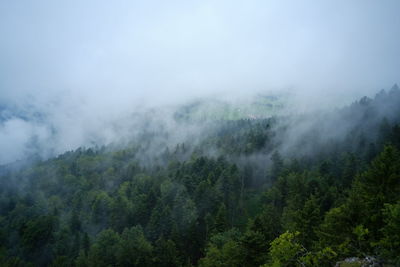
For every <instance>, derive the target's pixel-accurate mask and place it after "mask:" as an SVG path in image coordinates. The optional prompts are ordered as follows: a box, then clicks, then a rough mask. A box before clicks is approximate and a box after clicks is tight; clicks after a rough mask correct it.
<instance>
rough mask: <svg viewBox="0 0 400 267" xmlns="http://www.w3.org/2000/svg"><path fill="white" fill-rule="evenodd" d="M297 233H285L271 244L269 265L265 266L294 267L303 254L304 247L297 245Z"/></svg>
mask: <svg viewBox="0 0 400 267" xmlns="http://www.w3.org/2000/svg"><path fill="white" fill-rule="evenodd" d="M299 234H300V233H299V232H294V233H291V232H285V233H283V234H281V235H280V236H279V237H277V238H276V239H275V240H274V241H272V242H271V248H270V250H269V255H270V258H271V263H270V264H268V265H267V266H273V267H275V266H276V267H278V266H296V265H299V264H300V258H301V257H302V256H303V254H304V253H305V249H304V247H303V246H302V245H301V244H300V243H298V240H297V237H298V236H299Z"/></svg>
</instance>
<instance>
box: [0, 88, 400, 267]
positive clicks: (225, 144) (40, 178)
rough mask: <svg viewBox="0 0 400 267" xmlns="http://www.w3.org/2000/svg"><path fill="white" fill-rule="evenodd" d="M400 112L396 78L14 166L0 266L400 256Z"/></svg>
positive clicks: (0, 230) (5, 179)
mask: <svg viewBox="0 0 400 267" xmlns="http://www.w3.org/2000/svg"><path fill="white" fill-rule="evenodd" d="M182 123H183V122H182ZM210 123H211V122H210ZM399 123H400V90H399V89H398V88H397V87H393V88H392V89H391V90H389V91H381V92H380V93H379V94H377V95H376V96H375V97H374V98H373V99H370V98H367V97H365V98H362V99H361V100H359V101H356V102H354V103H353V104H351V105H349V106H347V107H344V108H341V109H337V110H334V111H330V112H318V113H311V114H297V115H291V116H281V117H274V118H269V119H254V120H247V119H243V120H237V121H219V122H217V123H213V127H209V129H208V131H207V133H206V134H205V133H204V132H203V133H202V137H201V138H200V139H199V140H197V141H196V142H194V141H193V142H192V141H191V140H186V141H185V142H181V143H179V144H177V145H176V146H173V147H171V146H167V145H162V144H161V143H160V142H157V144H158V146H159V147H156V149H155V148H154V144H152V140H155V139H157V138H159V137H158V136H157V132H153V133H146V134H144V135H143V136H142V137H141V140H140V141H139V140H136V141H132V142H131V143H130V144H129V145H125V147H123V148H121V147H120V148H116V147H114V146H105V147H101V148H89V149H85V148H80V149H77V150H75V151H71V152H66V153H64V154H62V155H60V156H58V157H56V158H52V159H49V160H46V161H38V162H36V163H34V164H33V165H31V166H28V167H24V168H22V169H20V170H7V169H6V168H5V167H4V168H3V170H2V173H3V174H2V177H1V180H0V183H1V185H0V262H1V266H203V267H206V266H227V267H228V266H261V265H262V266H333V265H334V264H335V262H337V261H339V260H342V259H344V258H346V257H353V256H359V257H364V256H367V255H370V256H374V257H376V258H378V259H379V260H381V261H383V262H385V263H387V264H393V265H399V264H400V152H399V149H400V124H399ZM149 147H152V149H151V151H152V153H148V151H149ZM154 151H157V152H154Z"/></svg>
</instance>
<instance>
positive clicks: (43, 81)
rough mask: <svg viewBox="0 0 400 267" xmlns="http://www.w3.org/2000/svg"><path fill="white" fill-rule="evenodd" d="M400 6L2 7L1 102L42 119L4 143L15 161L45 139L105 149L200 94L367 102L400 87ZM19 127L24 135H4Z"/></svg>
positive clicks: (368, 1)
mask: <svg viewBox="0 0 400 267" xmlns="http://www.w3.org/2000/svg"><path fill="white" fill-rule="evenodd" d="M399 7H400V4H399V2H398V1H396V0H388V1H385V2H378V1H374V0H365V1H361V0H355V1H345V0H339V1H332V2H325V1H323V2H322V1H321V2H318V3H317V2H315V1H260V0H250V1H245V2H243V1H218V2H216V1H154V0H153V1H145V2H142V1H115V2H112V3H111V2H109V1H77V0H72V1H67V2H56V1H50V0H47V1H46V0H39V1H34V2H32V1H3V2H2V3H0V36H1V40H2V41H1V42H0V58H1V60H0V105H3V106H7V107H10V106H13V107H16V109H17V110H25V111H26V110H27V109H28V110H36V112H38V113H40V114H42V115H43V117H44V118H45V121H41V122H36V121H31V120H23V121H24V122H22V121H21V120H20V119H19V123H20V124H21V125H25V126H21V125H20V126H16V125H14V123H11V122H12V121H6V122H3V124H2V125H1V126H0V129H1V130H0V131H1V132H0V135H1V136H3V139H4V140H10V141H9V142H8V141H7V142H6V141H4V142H5V143H7V144H10V143H11V144H15V149H16V151H18V152H15V154H14V152H13V153H10V152H9V151H10V149H11V148H10V147H9V146H8V145H3V146H4V147H2V148H3V149H2V150H3V151H7V152H6V154H9V155H14V156H10V159H16V158H18V157H19V156H17V155H21V154H23V152H21V151H23V149H22V148H21V147H24V146H23V144H24V143H25V142H26V140H30V139H31V138H32V136H40V138H39V139H40V140H42V141H43V142H46V141H45V140H47V139H48V134H47V133H46V132H50V133H53V132H56V133H57V134H58V135H59V136H60V140H63V141H52V142H54V144H53V145H54V146H55V147H59V148H62V149H68V148H73V147H77V146H79V145H83V144H86V143H87V142H88V140H92V141H93V140H97V141H110V140H112V139H113V138H115V136H118V135H117V134H115V133H114V132H115V131H113V130H111V129H112V127H111V128H110V126H109V125H111V124H112V122H113V121H115V120H118V118H121V117H125V118H126V117H127V116H128V115H127V114H131V113H133V112H135V111H137V110H143V109H144V108H145V107H155V106H166V105H172V104H176V103H182V102H184V101H187V100H188V99H192V98H195V97H204V96H209V95H211V96H213V95H214V96H221V95H223V96H225V95H235V94H246V93H252V92H256V91H260V90H269V91H271V90H272V91H280V90H291V91H292V92H293V93H294V94H295V95H297V96H298V97H297V98H298V100H297V102H296V103H297V105H298V106H299V107H303V108H304V107H310V106H313V107H314V106H326V105H328V104H329V105H337V104H338V103H339V104H340V103H343V101H345V100H346V101H348V99H350V98H352V99H353V98H356V97H360V96H362V95H365V94H371V92H373V91H376V90H378V89H380V88H382V87H388V86H390V85H391V84H393V83H395V82H398V80H399V73H398V70H399V69H400V61H399V60H398V59H399V54H400V52H399V50H398V47H400V37H399V36H400V17H399V16H398V14H397V10H399ZM8 123H10V124H8ZM12 127H17V128H15V129H19V131H21V133H19V134H21V136H20V137H18V138H17V137H16V136H15V137H12V138H11V136H10V137H8V135H7V134H9V133H10V132H11V128H12ZM38 129H42V130H40V131H43V133H38V132H37V131H39V130H38ZM40 131H39V132H40ZM10 138H11V139H10ZM47 141H48V140H47ZM89 143H90V142H89ZM11 147H12V146H11ZM21 149H22V150H21ZM62 149H60V150H62ZM2 153H3V152H2ZM2 158H3V159H4V158H6V156H5V155H2Z"/></svg>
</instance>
